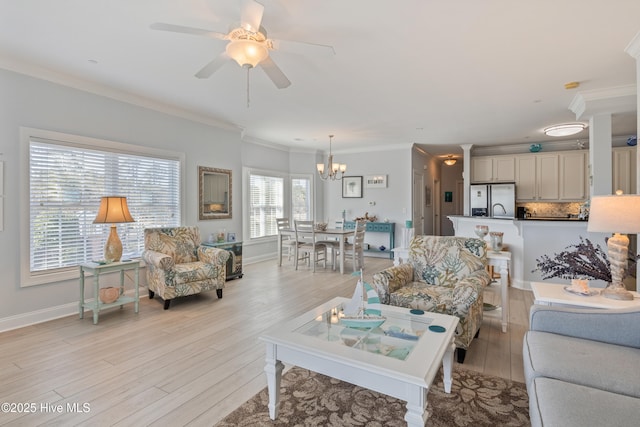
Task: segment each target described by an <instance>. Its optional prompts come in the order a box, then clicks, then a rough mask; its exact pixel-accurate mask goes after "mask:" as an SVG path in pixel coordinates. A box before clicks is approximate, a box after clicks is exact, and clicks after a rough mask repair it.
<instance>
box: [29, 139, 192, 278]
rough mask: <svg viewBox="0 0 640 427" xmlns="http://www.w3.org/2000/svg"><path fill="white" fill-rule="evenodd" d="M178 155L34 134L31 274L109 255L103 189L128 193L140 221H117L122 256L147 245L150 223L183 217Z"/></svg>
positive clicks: (156, 224)
mask: <svg viewBox="0 0 640 427" xmlns="http://www.w3.org/2000/svg"><path fill="white" fill-rule="evenodd" d="M180 175H181V174H180V161H179V160H178V159H169V158H161V157H153V156H150V155H146V154H131V153H121V152H116V151H108V150H104V151H102V150H100V149H99V148H97V149H89V148H87V147H84V146H75V145H70V144H65V143H63V142H56V141H48V140H47V141H45V140H39V139H37V138H31V139H30V142H29V221H30V227H29V231H30V239H29V241H30V249H29V251H30V252H29V268H30V272H31V273H33V274H38V273H46V272H50V271H52V270H56V269H64V268H67V267H72V266H74V267H75V266H77V265H78V264H79V263H81V262H84V261H87V260H99V259H102V258H103V257H104V244H105V241H106V239H107V236H108V234H109V231H110V230H109V227H110V225H109V224H93V220H94V218H95V216H96V213H97V211H98V207H99V205H100V198H101V197H102V196H125V197H127V203H128V205H129V211H130V212H131V215H132V216H133V219H134V220H135V222H133V223H126V224H117V227H118V235H119V237H120V240H121V241H122V248H123V251H122V254H123V255H122V257H123V258H134V257H138V256H140V254H141V253H142V251H143V250H144V229H145V228H147V227H159V226H167V227H169V226H177V225H180V222H181V218H180V188H181V186H180Z"/></svg>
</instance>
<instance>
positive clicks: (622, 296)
mask: <svg viewBox="0 0 640 427" xmlns="http://www.w3.org/2000/svg"><path fill="white" fill-rule="evenodd" d="M602 296H603V297H605V298H609V299H617V300H622V301H633V294H632V293H631V292H629V291H628V290H626V289H625V288H624V285H619V286H615V285H609V286H607V287H606V288H604V290H603V291H602Z"/></svg>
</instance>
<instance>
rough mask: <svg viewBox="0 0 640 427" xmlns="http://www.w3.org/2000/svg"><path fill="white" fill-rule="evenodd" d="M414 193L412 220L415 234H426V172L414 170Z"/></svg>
mask: <svg viewBox="0 0 640 427" xmlns="http://www.w3.org/2000/svg"><path fill="white" fill-rule="evenodd" d="M412 193H413V194H412V199H413V200H412V206H413V212H412V215H411V218H412V219H411V220H412V221H413V229H414V234H415V235H416V236H420V235H422V234H424V174H422V173H420V172H418V171H414V172H413V191H412Z"/></svg>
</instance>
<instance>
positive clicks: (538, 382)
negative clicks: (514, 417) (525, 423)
mask: <svg viewBox="0 0 640 427" xmlns="http://www.w3.org/2000/svg"><path fill="white" fill-rule="evenodd" d="M529 417H530V418H531V425H532V426H534V427H536V426H550V427H555V426H562V427H572V426H576V427H585V426H609V427H614V426H620V427H626V426H633V425H637V424H638V422H639V420H640V400H638V399H636V398H633V397H628V396H623V395H620V394H615V393H609V392H607V391H603V390H599V389H597V388H590V387H584V386H581V385H577V384H572V383H568V382H564V381H559V380H555V379H551V378H542V377H538V378H535V379H533V380H532V381H531V387H530V389H529Z"/></svg>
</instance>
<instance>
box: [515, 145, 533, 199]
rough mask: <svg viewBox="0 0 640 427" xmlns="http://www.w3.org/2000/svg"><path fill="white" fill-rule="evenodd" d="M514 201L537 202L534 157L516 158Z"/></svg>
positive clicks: (530, 155)
mask: <svg viewBox="0 0 640 427" xmlns="http://www.w3.org/2000/svg"><path fill="white" fill-rule="evenodd" d="M515 160H516V180H515V181H516V200H518V201H520V200H524V201H529V200H537V199H536V198H537V194H538V193H537V184H536V156H535V155H532V154H529V155H523V156H516V159H515Z"/></svg>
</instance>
